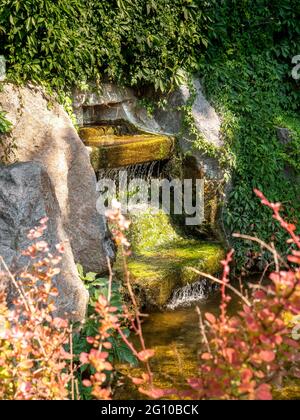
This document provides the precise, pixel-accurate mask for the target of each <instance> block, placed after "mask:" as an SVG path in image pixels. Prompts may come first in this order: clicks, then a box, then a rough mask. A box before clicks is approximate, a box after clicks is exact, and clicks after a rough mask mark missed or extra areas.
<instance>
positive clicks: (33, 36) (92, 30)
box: [0, 0, 210, 90]
mask: <svg viewBox="0 0 300 420" xmlns="http://www.w3.org/2000/svg"><path fill="white" fill-rule="evenodd" d="M209 8H210V7H209V5H208V4H206V2H203V4H202V7H201V10H200V11H199V9H198V8H197V7H196V3H195V2H194V1H193V0H149V1H145V0H110V1H103V0H101V1H96V0H57V1H55V2H53V1H52V0H26V1H21V0H0V54H3V55H5V56H6V58H7V60H8V75H9V76H11V77H13V78H14V79H17V80H28V79H30V80H32V79H33V80H36V81H43V82H48V83H49V84H51V86H52V87H55V88H65V87H70V86H72V85H73V84H78V83H80V82H86V80H87V79H90V78H101V77H103V76H104V75H106V76H107V77H109V78H112V79H114V80H117V81H119V82H121V83H126V84H129V85H143V84H152V85H155V86H156V88H157V89H158V88H160V89H161V90H164V89H167V88H169V87H170V86H172V85H174V84H175V83H176V82H179V78H180V72H179V70H180V69H182V68H185V69H187V70H189V71H192V70H196V66H197V58H198V56H199V53H200V52H201V51H202V50H203V49H204V48H205V46H206V45H207V39H206V35H205V33H206V32H207V29H208V24H209V20H208V17H207V14H206V13H205V11H206V9H207V10H208V9H209Z"/></svg>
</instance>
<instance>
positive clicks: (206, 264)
mask: <svg viewBox="0 0 300 420" xmlns="http://www.w3.org/2000/svg"><path fill="white" fill-rule="evenodd" d="M130 240H131V243H132V249H133V255H132V256H131V257H130V259H129V270H130V273H131V277H132V281H133V282H134V284H135V286H136V287H137V288H138V289H140V290H142V291H143V293H144V296H145V301H146V302H145V303H146V305H147V306H151V307H159V308H162V307H163V306H164V305H165V304H166V303H167V302H168V300H169V299H170V297H171V295H172V293H173V291H174V290H176V289H178V288H180V287H183V286H185V285H187V284H188V283H193V282H196V281H198V280H199V275H198V274H197V273H195V272H193V271H192V270H190V267H193V268H196V269H198V270H199V271H203V272H205V273H208V274H216V273H217V272H219V271H220V261H221V259H222V258H223V257H224V250H223V248H222V247H221V246H220V245H219V244H218V243H206V242H199V241H197V240H195V239H189V238H184V237H182V236H181V235H180V233H179V232H177V231H176V230H175V228H174V227H173V225H172V223H171V222H170V218H169V216H168V215H166V214H165V213H163V212H162V211H160V212H159V213H158V214H156V215H153V214H150V212H149V213H147V212H146V213H144V214H143V215H140V216H136V217H135V218H134V223H133V226H132V229H131V234H130Z"/></svg>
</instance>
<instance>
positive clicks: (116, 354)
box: [73, 264, 137, 399]
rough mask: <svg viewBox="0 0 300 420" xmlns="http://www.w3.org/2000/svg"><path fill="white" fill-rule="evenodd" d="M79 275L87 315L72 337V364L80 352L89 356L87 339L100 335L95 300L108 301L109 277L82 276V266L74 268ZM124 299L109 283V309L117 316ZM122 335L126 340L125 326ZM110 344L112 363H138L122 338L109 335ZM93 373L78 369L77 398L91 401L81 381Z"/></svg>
mask: <svg viewBox="0 0 300 420" xmlns="http://www.w3.org/2000/svg"><path fill="white" fill-rule="evenodd" d="M77 269H78V273H79V276H80V278H81V280H82V281H83V282H84V284H85V286H86V289H87V290H88V292H89V295H90V300H89V305H88V314H87V318H86V321H85V324H84V327H83V328H82V329H81V330H80V333H77V334H74V339H73V351H74V354H75V355H77V356H76V358H75V361H76V362H77V361H78V360H79V355H80V354H81V353H89V351H90V350H91V348H92V345H91V344H89V343H88V342H87V340H86V339H87V337H95V336H97V335H98V334H99V332H98V328H99V321H98V318H97V317H96V315H95V309H94V308H95V305H96V302H97V301H98V298H99V296H101V295H102V296H105V297H106V298H108V294H109V280H108V278H100V277H99V276H98V275H97V274H95V273H87V274H85V273H84V271H83V268H82V266H81V265H79V264H78V265H77ZM123 304H124V302H123V296H122V292H121V286H120V284H118V283H117V282H116V281H114V282H113V283H112V293H111V306H112V307H115V308H117V309H118V311H117V312H116V314H119V315H120V314H122V313H123ZM123 333H124V334H125V335H126V336H127V337H129V335H130V331H129V329H128V328H127V326H126V325H124V329H123ZM107 341H108V342H110V343H111V345H112V347H111V349H110V350H109V358H108V360H109V361H110V362H111V363H129V364H131V365H136V363H137V360H136V358H135V356H134V355H133V354H132V352H131V350H129V348H128V347H127V346H126V344H125V343H124V341H123V340H122V339H121V337H120V336H119V335H118V334H116V333H114V332H112V334H111V336H110V337H109V338H108V339H107ZM93 373H94V372H91V371H90V367H88V366H82V368H81V369H80V371H79V373H78V375H77V379H78V382H79V388H80V395H81V397H82V398H84V399H91V389H90V388H86V387H85V386H83V385H82V381H83V380H84V379H86V378H87V377H89V376H90V375H91V374H93Z"/></svg>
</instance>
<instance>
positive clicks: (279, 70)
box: [200, 0, 300, 268]
mask: <svg viewBox="0 0 300 420" xmlns="http://www.w3.org/2000/svg"><path fill="white" fill-rule="evenodd" d="M214 11H215V16H214V18H213V20H214V22H215V24H214V31H213V32H212V33H211V34H210V37H209V40H210V42H209V45H208V49H207V51H206V55H205V56H204V57H202V58H201V60H200V67H201V69H202V70H201V74H202V75H203V76H204V85H205V88H206V91H207V94H208V96H209V97H210V99H211V100H212V102H213V103H214V105H215V107H216V109H217V111H218V112H219V113H220V115H221V116H222V120H223V121H222V131H223V136H224V138H225V142H226V147H227V148H228V150H229V153H228V154H227V155H226V158H227V157H228V156H232V159H231V161H230V162H229V163H230V165H231V167H232V168H233V189H232V191H231V193H230V196H229V202H228V205H227V211H226V215H225V224H226V228H227V231H229V232H230V233H231V232H242V233H247V234H250V235H258V236H259V237H260V238H262V239H263V240H265V241H267V242H269V241H271V240H272V241H275V242H276V244H277V245H278V246H279V247H280V246H283V244H284V238H285V233H284V232H282V231H280V230H279V229H277V228H276V225H275V224H274V221H272V220H270V219H269V217H268V212H267V211H266V210H265V209H263V210H262V209H260V208H259V207H258V205H257V203H256V201H255V200H254V197H253V189H254V188H259V189H260V190H263V191H268V194H269V197H270V199H271V200H272V201H278V200H282V201H283V202H284V204H285V209H286V214H287V215H288V217H289V218H290V219H291V220H294V221H296V220H299V215H300V208H299V201H298V200H295V199H294V198H295V196H298V195H299V184H297V182H295V180H296V178H297V176H298V175H299V169H298V168H297V166H296V165H293V166H294V167H295V177H294V178H295V179H293V180H291V179H288V178H287V177H286V176H285V170H284V169H285V165H286V163H287V162H289V163H291V161H292V162H293V163H295V160H296V159H295V158H296V156H297V153H298V152H297V150H298V148H297V144H298V143H299V138H298V139H296V138H297V136H299V134H297V132H296V133H295V140H294V146H293V147H292V150H287V149H286V147H285V146H284V145H282V144H280V142H279V141H278V139H277V136H276V126H278V124H279V119H280V120H281V121H280V125H281V126H282V127H289V125H290V124H289V123H290V117H289V115H294V117H293V119H294V120H295V121H297V120H298V121H299V116H297V110H298V109H299V104H300V90H299V84H297V82H296V81H295V80H293V78H292V76H291V72H292V64H291V60H292V57H293V56H295V55H296V54H298V48H299V36H300V34H299V27H298V24H297V21H298V20H299V14H300V8H299V2H289V1H275V2H273V3H272V6H270V5H269V3H268V2H266V1H264V0H255V1H254V2H253V1H243V2H239V1H223V2H219V7H218V8H216V9H215V10H214ZM213 40H214V42H213ZM296 124H297V123H296ZM294 125H295V124H294ZM295 153H296V155H295ZM293 157H294V158H293ZM227 163H228V162H227ZM233 246H234V248H235V250H236V253H235V258H236V261H237V262H238V264H239V266H240V267H242V266H243V267H244V268H247V267H246V263H245V261H246V262H247V261H251V260H252V259H253V256H254V255H258V253H259V251H260V250H259V247H256V246H254V245H253V244H249V242H246V243H244V244H242V243H240V242H238V241H234V242H233ZM260 258H261V257H260ZM262 259H263V262H266V260H267V259H268V255H267V253H264V255H262Z"/></svg>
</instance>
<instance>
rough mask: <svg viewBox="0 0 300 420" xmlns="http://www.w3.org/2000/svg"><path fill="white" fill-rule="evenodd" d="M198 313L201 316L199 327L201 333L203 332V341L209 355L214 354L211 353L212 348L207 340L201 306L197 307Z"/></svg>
mask: <svg viewBox="0 0 300 420" xmlns="http://www.w3.org/2000/svg"><path fill="white" fill-rule="evenodd" d="M196 311H197V313H198V315H199V326H200V331H201V334H202V337H203V341H204V343H205V345H206V348H207V351H208V353H209V354H212V353H211V348H210V345H209V341H208V339H207V335H206V332H205V326H204V323H203V318H202V313H201V310H200V308H199V306H197V308H196Z"/></svg>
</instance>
